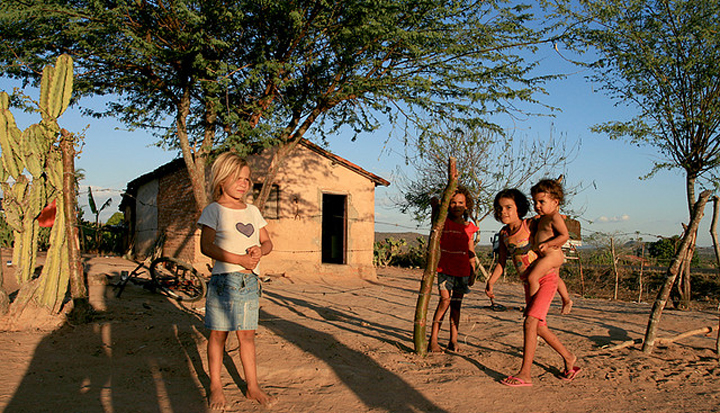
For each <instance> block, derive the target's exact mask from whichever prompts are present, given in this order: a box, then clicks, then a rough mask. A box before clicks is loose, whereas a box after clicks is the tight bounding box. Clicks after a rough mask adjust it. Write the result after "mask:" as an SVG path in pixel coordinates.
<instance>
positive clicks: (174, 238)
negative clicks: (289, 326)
mask: <svg viewBox="0 0 720 413" xmlns="http://www.w3.org/2000/svg"><path fill="white" fill-rule="evenodd" d="M274 150H276V149H275V148H271V149H267V150H265V151H264V152H262V153H261V154H259V155H253V156H250V157H248V159H247V160H248V163H249V164H250V168H251V170H252V177H253V181H254V183H255V194H257V193H259V189H260V187H261V185H262V183H263V182H264V179H265V174H264V171H267V170H268V168H269V166H270V164H271V162H272V155H273V153H274V152H273V151H274ZM389 184H390V183H389V182H388V181H386V180H385V179H383V178H381V177H379V176H377V175H374V174H372V173H370V172H368V171H366V170H364V169H362V168H361V167H359V166H357V165H355V164H353V163H352V162H349V161H347V160H345V159H343V158H341V157H339V156H337V155H334V154H332V153H330V152H328V151H326V150H324V149H322V148H321V147H319V146H317V145H315V144H313V143H311V142H310V141H308V140H304V139H303V140H302V141H301V142H300V143H299V144H298V145H297V146H296V147H295V149H294V150H293V152H292V153H291V154H289V155H288V157H287V158H286V159H285V160H284V162H283V164H282V165H281V167H280V169H279V173H278V174H277V177H276V179H275V181H274V182H273V183H272V191H271V194H270V198H269V199H268V201H267V203H266V205H265V208H264V211H263V216H264V217H265V220H266V221H267V222H268V226H267V229H268V232H269V234H270V237H271V239H272V241H273V244H274V250H273V252H272V253H271V254H270V255H268V256H267V257H265V258H263V260H262V261H261V271H262V273H263V274H265V275H278V276H279V275H284V276H288V277H292V276H301V275H313V276H321V277H322V276H354V277H360V278H364V279H374V278H375V277H376V273H375V268H374V266H373V242H374V234H375V188H376V187H377V186H379V185H381V186H388V185H389ZM249 202H252V199H249ZM120 209H121V211H123V212H124V213H125V219H126V221H127V222H128V224H129V228H130V238H131V239H132V240H133V241H132V242H131V245H130V246H129V248H130V249H131V252H132V253H133V255H134V256H135V257H137V258H144V257H145V256H146V255H147V254H148V253H149V251H152V248H153V245H154V244H155V243H156V241H157V240H158V239H159V237H160V236H161V235H163V236H164V243H163V244H162V245H163V246H162V255H164V256H172V257H177V258H179V259H182V260H185V261H188V262H190V263H192V264H193V265H195V267H196V268H198V269H200V270H201V271H204V272H207V269H206V268H205V267H206V265H205V264H209V263H210V260H209V259H208V258H207V257H205V256H204V255H202V253H201V252H200V230H199V229H198V227H197V225H196V223H197V220H198V217H199V212H198V208H197V206H196V203H195V199H194V197H193V193H192V189H191V185H190V179H189V176H188V173H187V169H186V167H185V163H184V161H183V160H182V159H176V160H173V161H171V162H169V163H167V164H165V165H162V166H160V167H159V168H157V169H155V170H154V171H152V172H150V173H147V174H145V175H142V176H140V177H138V178H136V179H134V180H132V181H131V182H129V183H128V184H127V188H126V191H125V194H123V200H122V202H121V205H120Z"/></svg>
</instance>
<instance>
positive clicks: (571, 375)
mask: <svg viewBox="0 0 720 413" xmlns="http://www.w3.org/2000/svg"><path fill="white" fill-rule="evenodd" d="M581 371H582V369H581V368H580V367H578V366H575V367H573V368H572V369H571V370H565V371H564V372H563V373H562V374H560V380H565V381H573V380H574V379H575V377H577V375H578V374H580V372H581Z"/></svg>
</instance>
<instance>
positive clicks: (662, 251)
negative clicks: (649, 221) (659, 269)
mask: <svg viewBox="0 0 720 413" xmlns="http://www.w3.org/2000/svg"><path fill="white" fill-rule="evenodd" d="M678 245H680V237H679V236H677V235H674V236H672V237H670V238H661V239H659V240H657V241H655V242H649V243H647V254H648V256H649V257H652V258H655V259H656V260H657V262H658V264H662V265H668V264H670V261H671V260H672V259H673V258H675V253H676V251H677V248H678Z"/></svg>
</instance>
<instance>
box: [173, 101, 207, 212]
mask: <svg viewBox="0 0 720 413" xmlns="http://www.w3.org/2000/svg"><path fill="white" fill-rule="evenodd" d="M189 114H190V88H189V87H186V89H185V91H184V92H183V96H182V97H181V99H180V102H179V103H178V106H177V113H176V114H175V125H176V127H177V137H178V142H179V143H180V150H181V152H182V155H183V160H185V166H186V167H187V172H188V177H189V178H190V183H191V186H192V190H193V197H194V198H195V204H196V206H197V210H198V214H199V213H200V211H202V210H203V208H205V206H206V205H207V204H208V200H209V198H208V193H207V185H206V183H205V165H206V163H207V154H206V153H204V152H202V150H201V152H200V153H194V152H193V150H192V148H191V147H190V139H189V138H188V132H187V118H188V115H189ZM204 147H205V144H203V146H202V148H204Z"/></svg>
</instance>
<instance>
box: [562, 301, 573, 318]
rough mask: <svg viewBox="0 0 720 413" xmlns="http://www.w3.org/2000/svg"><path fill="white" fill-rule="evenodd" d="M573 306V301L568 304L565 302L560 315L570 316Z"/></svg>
mask: <svg viewBox="0 0 720 413" xmlns="http://www.w3.org/2000/svg"><path fill="white" fill-rule="evenodd" d="M572 306H573V300H570V299H568V300H567V302H565V301H563V304H562V310H560V314H562V315H567V314H570V310H572Z"/></svg>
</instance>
